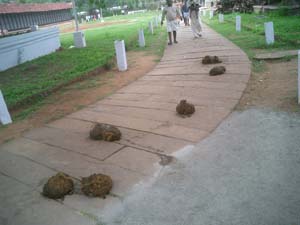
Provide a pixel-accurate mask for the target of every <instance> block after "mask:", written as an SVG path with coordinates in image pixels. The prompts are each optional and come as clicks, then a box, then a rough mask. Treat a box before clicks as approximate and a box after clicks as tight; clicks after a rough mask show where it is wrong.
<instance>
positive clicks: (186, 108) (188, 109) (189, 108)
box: [176, 100, 195, 116]
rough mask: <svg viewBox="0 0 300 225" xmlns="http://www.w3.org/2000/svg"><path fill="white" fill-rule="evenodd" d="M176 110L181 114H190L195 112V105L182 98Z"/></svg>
mask: <svg viewBox="0 0 300 225" xmlns="http://www.w3.org/2000/svg"><path fill="white" fill-rule="evenodd" d="M176 112H177V113H178V114H180V115H184V116H190V115H192V114H193V113H194V112H195V106H194V105H193V104H191V103H188V102H187V101H186V100H181V101H180V103H179V104H178V105H177V106H176Z"/></svg>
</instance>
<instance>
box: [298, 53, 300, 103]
mask: <svg viewBox="0 0 300 225" xmlns="http://www.w3.org/2000/svg"><path fill="white" fill-rule="evenodd" d="M298 104H300V50H299V51H298Z"/></svg>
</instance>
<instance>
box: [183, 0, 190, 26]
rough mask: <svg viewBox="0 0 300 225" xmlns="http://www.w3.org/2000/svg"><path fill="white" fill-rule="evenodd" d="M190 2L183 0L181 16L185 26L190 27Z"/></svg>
mask: <svg viewBox="0 0 300 225" xmlns="http://www.w3.org/2000/svg"><path fill="white" fill-rule="evenodd" d="M187 1H188V0H182V7H181V14H182V16H183V21H184V25H185V26H190V12H189V7H188V2H187Z"/></svg>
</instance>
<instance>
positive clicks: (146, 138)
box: [22, 101, 192, 164]
mask: <svg viewBox="0 0 300 225" xmlns="http://www.w3.org/2000/svg"><path fill="white" fill-rule="evenodd" d="M101 102H103V101H101ZM91 124H92V123H91V122H88V121H83V120H77V119H71V118H63V119H60V120H57V121H55V122H52V123H50V124H48V126H51V127H56V128H60V129H64V130H69V131H76V132H82V133H86V132H88V131H89V129H90V125H91ZM119 129H120V131H121V132H122V139H121V140H120V141H117V142H116V143H120V144H121V145H124V146H129V147H134V148H137V149H143V150H146V151H150V152H155V153H159V154H167V155H170V154H172V153H173V152H175V151H177V150H178V149H181V148H183V147H184V146H187V145H190V144H191V143H192V142H187V141H184V140H178V139H176V138H170V137H166V136H161V135H156V134H152V133H149V132H143V131H137V130H133V129H128V128H120V127H119ZM49 148H52V147H51V146H49ZM23 152H26V151H22V153H23ZM72 154H75V153H72ZM66 157H67V156H66ZM78 157H80V159H85V158H86V160H88V161H95V159H94V158H90V157H87V156H82V155H79V156H78ZM63 158H65V157H63ZM73 161H75V162H77V160H74V159H72V162H73ZM75 162H74V163H75ZM75 164H76V163H75Z"/></svg>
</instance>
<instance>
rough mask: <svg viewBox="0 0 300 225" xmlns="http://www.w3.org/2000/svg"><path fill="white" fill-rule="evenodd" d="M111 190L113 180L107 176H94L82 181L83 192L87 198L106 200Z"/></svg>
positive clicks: (84, 178)
mask: <svg viewBox="0 0 300 225" xmlns="http://www.w3.org/2000/svg"><path fill="white" fill-rule="evenodd" d="M111 189H112V179H111V178H110V177H109V176H107V175H103V174H93V175H91V176H89V177H83V178H82V180H81V190H82V192H83V193H84V194H85V195H87V196H93V197H101V198H105V196H106V195H107V194H109V192H110V190H111Z"/></svg>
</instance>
